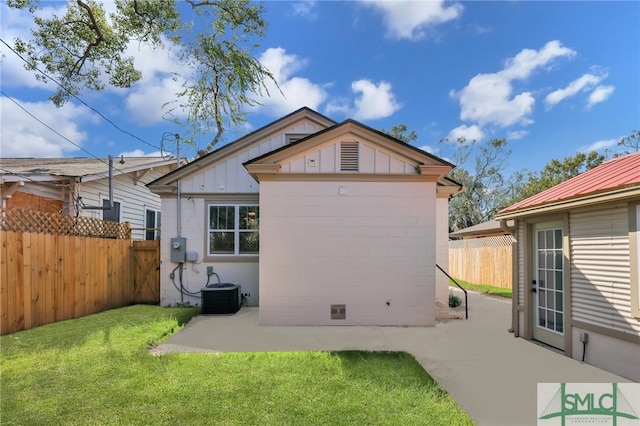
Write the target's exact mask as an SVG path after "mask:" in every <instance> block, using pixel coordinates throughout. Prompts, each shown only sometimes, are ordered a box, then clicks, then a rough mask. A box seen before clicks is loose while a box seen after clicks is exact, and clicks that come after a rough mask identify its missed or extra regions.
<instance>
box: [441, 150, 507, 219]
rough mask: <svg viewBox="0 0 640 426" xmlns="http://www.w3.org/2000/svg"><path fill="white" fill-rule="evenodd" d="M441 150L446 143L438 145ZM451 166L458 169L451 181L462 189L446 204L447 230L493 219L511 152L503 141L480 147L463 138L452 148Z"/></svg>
mask: <svg viewBox="0 0 640 426" xmlns="http://www.w3.org/2000/svg"><path fill="white" fill-rule="evenodd" d="M440 145H441V147H443V148H446V147H447V146H449V147H450V144H449V143H448V140H446V139H445V140H442V141H440ZM453 148H454V152H453V153H452V155H451V157H450V158H451V162H452V163H454V164H456V165H457V167H456V168H455V169H453V170H452V172H451V173H450V177H451V178H452V179H454V180H455V181H457V182H459V183H461V184H462V185H464V190H463V192H462V193H460V194H458V195H456V196H455V197H454V198H453V199H452V200H451V202H450V203H449V229H450V230H451V231H457V230H459V229H464V228H467V227H469V226H473V225H477V224H478V223H482V222H485V221H487V220H490V219H493V217H494V216H495V213H496V212H497V211H498V207H499V205H498V204H497V202H498V201H499V200H500V194H501V188H502V187H503V185H504V177H503V175H502V171H503V170H504V168H505V166H506V164H507V159H508V157H509V156H510V155H511V151H510V150H509V149H507V140H506V139H492V140H490V141H487V142H484V143H479V142H477V141H475V140H474V141H467V140H465V139H463V138H461V139H458V141H457V142H456V143H455V144H454V145H453Z"/></svg>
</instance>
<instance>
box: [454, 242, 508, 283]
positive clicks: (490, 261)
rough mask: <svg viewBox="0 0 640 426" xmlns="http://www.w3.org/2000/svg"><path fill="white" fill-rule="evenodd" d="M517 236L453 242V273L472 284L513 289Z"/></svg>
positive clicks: (455, 276)
mask: <svg viewBox="0 0 640 426" xmlns="http://www.w3.org/2000/svg"><path fill="white" fill-rule="evenodd" d="M512 242H513V237H511V236H509V235H500V236H494V237H484V238H473V239H466V240H455V241H449V274H450V275H451V276H452V277H454V278H459V279H461V280H464V281H467V282H469V283H472V284H489V285H493V286H496V287H503V288H511V285H512V269H511V265H512V250H511V247H512Z"/></svg>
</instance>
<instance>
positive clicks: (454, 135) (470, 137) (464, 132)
mask: <svg viewBox="0 0 640 426" xmlns="http://www.w3.org/2000/svg"><path fill="white" fill-rule="evenodd" d="M483 138H484V132H483V131H482V129H481V128H480V126H477V125H475V124H473V125H471V126H467V125H466V124H463V125H462V126H458V127H456V128H455V129H453V130H452V131H451V132H449V135H448V136H447V139H449V141H452V142H455V141H457V140H460V139H464V140H467V141H474V140H475V141H480V140H482V139H483Z"/></svg>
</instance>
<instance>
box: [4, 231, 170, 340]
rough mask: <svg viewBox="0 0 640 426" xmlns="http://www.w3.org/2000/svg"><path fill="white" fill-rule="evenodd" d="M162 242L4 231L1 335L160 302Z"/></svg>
mask: <svg viewBox="0 0 640 426" xmlns="http://www.w3.org/2000/svg"><path fill="white" fill-rule="evenodd" d="M159 251H160V242H159V241H133V243H132V241H131V240H119V239H108V238H87V237H71V236H67V235H52V234H35V233H28V232H6V231H0V334H7V333H14V332H16V331H20V330H27V329H29V328H32V327H36V326H39V325H44V324H49V323H52V322H58V321H63V320H67V319H72V318H79V317H83V316H85V315H90V314H94V313H98V312H102V311H104V310H107V309H112V308H119V307H122V306H127V305H131V304H133V303H153V304H157V303H159V301H160V272H159V270H158V266H159V262H160V256H159Z"/></svg>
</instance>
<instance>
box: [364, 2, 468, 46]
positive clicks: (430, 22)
mask: <svg viewBox="0 0 640 426" xmlns="http://www.w3.org/2000/svg"><path fill="white" fill-rule="evenodd" d="M363 3H365V4H368V5H371V6H372V7H373V8H374V9H376V10H378V11H379V12H381V13H382V19H383V21H384V24H385V27H386V30H387V36H388V37H391V38H395V39H409V40H420V39H422V38H424V37H425V35H426V30H427V29H429V28H430V27H433V26H436V25H438V24H442V23H445V22H448V21H451V20H453V19H456V18H458V17H459V16H460V15H461V14H462V11H463V7H462V5H461V4H459V3H454V4H452V5H450V6H445V5H444V3H445V2H444V1H443V0H430V1H387V0H364V1H363Z"/></svg>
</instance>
